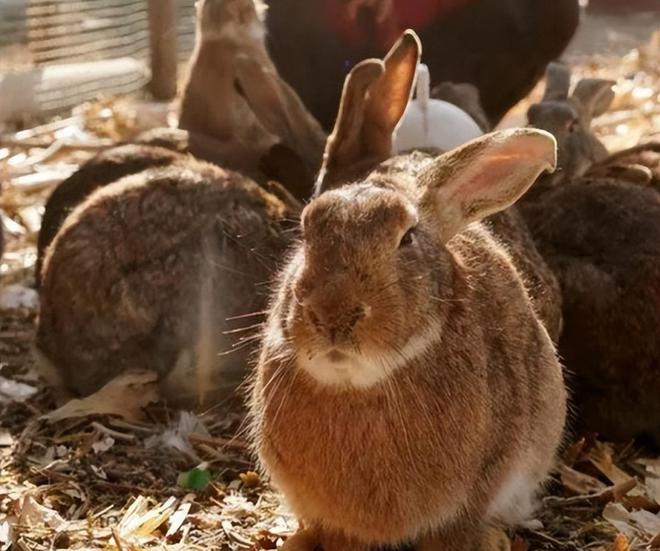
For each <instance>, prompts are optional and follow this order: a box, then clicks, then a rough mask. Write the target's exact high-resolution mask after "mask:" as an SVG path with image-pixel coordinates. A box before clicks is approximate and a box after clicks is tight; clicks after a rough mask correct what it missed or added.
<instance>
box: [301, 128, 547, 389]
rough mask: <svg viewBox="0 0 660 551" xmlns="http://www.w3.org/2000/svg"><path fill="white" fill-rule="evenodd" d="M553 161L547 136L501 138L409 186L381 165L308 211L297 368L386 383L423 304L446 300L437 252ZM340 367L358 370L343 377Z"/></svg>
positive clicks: (455, 154)
mask: <svg viewBox="0 0 660 551" xmlns="http://www.w3.org/2000/svg"><path fill="white" fill-rule="evenodd" d="M554 155H555V153H554V140H553V139H552V138H551V137H550V136H549V135H548V134H547V133H544V132H539V131H533V130H515V131H507V132H501V133H496V134H491V135H489V136H486V137H484V138H482V139H478V140H475V141H473V142H471V143H470V144H468V145H467V146H465V147H463V148H459V149H457V150H454V151H452V152H450V153H448V154H445V155H442V156H440V157H438V158H437V159H435V160H433V161H432V162H430V163H429V164H428V166H426V167H425V168H424V170H422V172H421V173H420V174H419V176H418V177H417V178H416V180H413V179H411V178H410V177H408V176H406V175H405V174H397V173H391V172H389V171H388V167H387V165H386V166H385V171H383V170H380V169H377V170H375V171H374V172H372V173H371V175H369V176H368V177H367V179H366V181H362V182H360V183H355V184H351V185H346V186H343V187H340V188H336V189H333V190H330V191H328V192H326V193H323V194H322V195H321V196H320V197H318V198H317V199H316V200H314V201H313V202H312V203H310V205H308V206H307V207H306V208H305V210H304V211H303V214H302V229H303V243H304V244H303V247H302V248H301V249H300V251H299V252H298V254H297V256H296V260H295V261H294V264H295V265H296V268H295V269H294V270H293V273H292V274H291V277H292V286H291V289H292V292H293V297H294V299H295V300H293V301H292V304H291V310H290V318H289V319H290V325H289V331H290V336H291V338H292V339H293V342H295V343H296V345H297V347H298V348H299V349H300V350H301V351H304V354H302V355H301V358H300V364H301V366H302V367H303V368H304V369H308V370H309V371H310V373H312V374H313V375H314V376H315V377H318V378H319V379H321V380H325V379H329V378H330V379H332V378H335V377H336V376H337V375H340V376H345V377H346V378H347V380H349V381H350V382H351V383H353V384H355V385H356V386H360V385H363V384H364V385H368V384H372V383H373V382H374V380H380V379H381V378H383V377H385V376H387V374H388V370H390V368H391V367H392V366H393V365H395V364H398V363H400V361H398V360H397V358H398V356H397V354H398V352H400V353H401V354H402V355H403V357H402V358H399V360H400V359H405V356H406V354H410V353H412V350H414V349H415V348H416V346H417V341H419V342H420V343H421V342H424V340H425V332H426V331H427V330H428V328H429V320H431V319H436V318H438V316H441V314H440V313H439V312H438V305H437V304H436V303H435V302H434V301H433V300H429V297H436V298H437V299H438V300H440V301H442V300H447V301H449V302H451V300H452V298H453V291H452V288H453V277H454V275H453V273H452V272H453V270H452V257H451V254H450V253H449V252H448V250H447V248H446V243H447V242H448V241H449V240H450V239H451V238H452V237H453V236H454V235H456V233H458V232H459V231H461V230H463V229H465V228H466V227H467V226H468V225H469V224H470V223H472V222H475V221H478V220H481V219H482V218H484V217H486V216H488V215H490V214H493V213H494V212H497V211H499V210H502V209H504V208H506V207H508V206H509V205H511V204H512V203H513V202H514V201H515V200H516V199H517V198H518V197H520V196H521V195H522V194H523V193H524V192H525V190H526V189H527V187H528V186H529V185H531V183H532V182H533V181H534V178H535V177H536V176H537V175H538V174H539V173H540V172H542V171H543V170H545V169H547V168H551V167H552V166H553V165H554ZM438 321H440V322H442V321H443V320H438ZM431 325H432V326H434V325H433V324H431ZM434 330H437V327H435V326H434ZM352 358H362V359H364V361H363V362H362V361H360V362H359V363H360V367H359V368H356V369H346V365H350V363H351V362H350V359H352ZM362 368H364V369H362ZM374 370H375V372H374Z"/></svg>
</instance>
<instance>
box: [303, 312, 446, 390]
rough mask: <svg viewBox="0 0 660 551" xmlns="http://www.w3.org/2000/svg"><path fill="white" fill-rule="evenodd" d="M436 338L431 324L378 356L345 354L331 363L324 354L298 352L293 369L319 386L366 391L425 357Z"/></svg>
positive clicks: (434, 324) (435, 328) (436, 327)
mask: <svg viewBox="0 0 660 551" xmlns="http://www.w3.org/2000/svg"><path fill="white" fill-rule="evenodd" d="M439 335H440V324H439V323H437V322H432V323H430V324H429V325H428V326H427V327H426V329H425V330H424V331H423V332H422V333H420V334H419V335H415V336H414V337H412V338H411V339H410V340H409V341H408V342H407V343H406V344H405V346H404V347H403V348H402V349H401V350H400V351H399V352H394V351H387V350H384V351H382V352H380V353H378V354H362V355H346V356H345V358H343V359H341V360H340V361H333V360H331V359H330V358H329V357H328V355H327V354H325V353H323V354H317V355H315V356H313V357H312V358H308V357H307V356H306V355H305V354H304V353H300V354H298V359H297V366H298V368H300V369H303V370H304V371H306V372H307V373H308V374H309V375H311V376H312V377H313V378H314V379H315V380H316V381H318V382H319V383H321V384H325V385H332V386H340V387H353V388H359V389H365V388H370V387H372V386H375V385H377V384H379V383H381V382H383V381H385V380H386V379H387V378H389V377H390V376H391V375H392V373H394V372H395V371H397V370H398V369H400V368H402V367H405V366H406V365H409V364H410V363H412V362H414V361H415V360H416V359H418V358H419V357H420V356H422V355H423V354H425V353H426V352H427V350H428V349H429V348H430V347H431V345H432V344H433V343H435V342H436V341H437V340H438V338H439Z"/></svg>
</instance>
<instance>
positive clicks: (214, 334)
mask: <svg viewBox="0 0 660 551" xmlns="http://www.w3.org/2000/svg"><path fill="white" fill-rule="evenodd" d="M290 214H291V213H289V212H288V211H287V207H286V205H285V204H284V203H282V202H281V201H280V200H278V199H277V198H276V197H275V196H273V195H271V194H269V193H267V192H266V191H264V190H263V189H262V188H260V187H259V186H258V185H257V184H255V183H254V182H252V181H251V180H249V179H247V178H246V177H244V176H241V175H239V174H237V173H233V172H230V171H225V170H223V169H220V168H218V167H216V166H213V165H209V164H205V163H202V162H195V161H192V160H187V161H186V163H183V164H180V165H178V166H177V165H174V166H170V167H167V168H162V169H158V168H156V169H151V170H148V171H146V172H143V173H140V174H137V175H133V176H128V177H125V178H123V179H121V180H119V181H118V182H116V183H113V184H111V185H109V186H107V187H105V188H103V189H100V190H98V191H97V192H96V193H94V194H93V195H92V196H90V198H89V199H87V200H86V201H85V202H84V203H83V204H82V205H80V206H79V207H78V208H77V209H76V210H75V211H74V212H73V213H72V214H71V215H70V216H69V217H68V218H67V220H66V222H65V224H64V226H63V227H62V228H61V230H60V231H59V233H58V234H57V237H56V238H55V240H54V242H53V244H52V245H51V247H50V248H49V249H48V252H47V254H46V257H45V259H44V269H43V284H42V292H41V301H42V302H41V311H40V315H39V326H38V332H37V347H38V349H39V351H40V353H41V355H42V356H44V357H45V360H46V363H50V364H52V365H53V366H54V367H55V369H54V370H50V374H51V378H54V381H53V382H56V383H59V384H60V385H64V386H65V387H67V388H68V389H70V390H73V391H74V392H76V393H78V394H88V393H90V392H93V391H94V390H97V389H98V388H99V387H100V386H102V385H103V384H104V383H105V382H107V381H108V380H109V379H111V378H112V377H114V376H116V375H117V374H118V373H120V372H121V371H123V370H126V369H130V368H150V369H154V370H155V371H157V372H158V373H159V374H160V375H161V377H162V379H163V385H164V386H165V387H166V395H167V396H168V397H169V398H170V399H171V400H173V401H177V400H178V399H180V400H181V401H182V402H186V401H187V402H190V401H194V397H195V396H196V395H197V394H199V395H201V396H204V395H206V396H215V397H218V396H222V395H224V394H226V393H227V392H228V391H229V390H231V389H233V388H234V387H235V385H236V381H237V380H240V378H241V376H242V374H243V372H244V369H245V367H244V366H245V362H246V350H244V349H241V346H240V345H239V347H238V349H235V348H234V347H233V345H234V344H236V343H237V342H238V341H239V340H240V337H244V336H245V337H247V336H249V332H247V333H245V332H244V333H241V332H239V333H238V334H237V335H230V334H227V333H226V332H227V331H229V330H231V329H237V328H242V327H245V326H246V325H252V324H254V323H256V321H253V319H254V320H257V321H258V319H259V318H258V317H254V318H251V317H250V316H249V314H251V313H255V312H257V313H258V312H259V311H260V310H261V309H262V307H263V303H264V298H263V297H264V296H265V294H266V293H267V284H268V281H269V278H270V275H271V274H272V273H273V271H274V269H275V268H276V266H277V263H278V261H279V259H280V258H282V256H283V253H284V250H285V248H286V247H287V245H288V241H289V235H290V233H288V232H287V231H286V227H287V222H286V219H287V217H288V216H289V215H290ZM246 315H247V316H246ZM238 316H246V317H242V318H241V319H238V320H235V321H227V320H232V318H235V317H238ZM248 342H249V340H248ZM53 376H54V377H53ZM209 377H210V378H209Z"/></svg>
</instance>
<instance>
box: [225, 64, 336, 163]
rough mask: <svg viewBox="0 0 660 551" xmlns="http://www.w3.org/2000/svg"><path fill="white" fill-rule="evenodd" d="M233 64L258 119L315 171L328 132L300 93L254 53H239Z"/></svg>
mask: <svg viewBox="0 0 660 551" xmlns="http://www.w3.org/2000/svg"><path fill="white" fill-rule="evenodd" d="M234 65H235V70H236V77H237V79H238V82H239V84H240V88H241V93H242V95H243V97H244V98H245V100H246V101H247V103H248V105H249V106H250V109H251V110H252V112H253V113H254V114H255V116H256V117H257V119H258V120H259V122H260V123H261V124H262V125H263V126H264V128H265V129H266V130H268V131H269V132H270V133H271V134H274V135H275V136H277V137H278V138H279V139H280V141H281V143H283V144H284V145H285V146H287V147H289V148H290V149H292V150H293V151H295V152H296V153H297V154H298V155H300V157H301V158H302V159H304V161H305V163H306V164H307V167H308V168H309V170H310V171H313V172H316V171H317V170H318V169H319V167H320V165H321V158H322V156H323V147H324V144H325V140H326V135H325V132H324V131H323V129H322V128H321V125H320V124H319V123H318V122H317V120H316V119H315V118H314V116H313V115H312V114H311V113H310V112H309V111H308V110H307V108H306V107H305V105H304V104H303V102H302V100H301V99H300V98H299V97H298V94H296V92H295V91H294V90H293V89H292V88H291V87H290V86H289V85H288V84H287V83H286V82H285V81H284V80H283V79H282V78H281V77H280V76H279V75H278V74H277V73H276V72H274V71H275V69H274V67H272V68H271V67H264V66H263V65H262V64H260V63H259V62H258V61H257V60H255V59H254V58H252V57H248V56H245V55H239V56H238V57H237V58H236V60H235V61H234Z"/></svg>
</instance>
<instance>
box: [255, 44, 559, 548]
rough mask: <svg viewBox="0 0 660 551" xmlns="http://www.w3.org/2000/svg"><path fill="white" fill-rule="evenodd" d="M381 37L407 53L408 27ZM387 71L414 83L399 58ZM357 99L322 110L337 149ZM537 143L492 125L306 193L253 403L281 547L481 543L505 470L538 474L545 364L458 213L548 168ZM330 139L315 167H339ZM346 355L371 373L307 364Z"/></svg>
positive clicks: (490, 258)
mask: <svg viewBox="0 0 660 551" xmlns="http://www.w3.org/2000/svg"><path fill="white" fill-rule="evenodd" d="M397 48H398V49H401V48H403V49H404V50H406V51H407V52H408V53H410V52H411V50H413V51H414V50H415V49H416V50H417V55H418V45H417V44H416V41H411V40H410V37H409V36H408V37H407V38H406V39H404V40H403V41H400V42H399V43H398V44H397V45H396V46H395V47H394V51H395V52H394V53H395V54H401V52H397V51H396V50H397ZM390 59H399V60H400V61H399V62H397V63H395V64H394V65H395V67H396V65H398V64H399V63H400V64H403V65H408V64H410V63H413V64H414V63H415V62H416V60H415V56H414V55H403V56H399V55H395V56H393V57H391V58H390ZM397 68H398V69H402V67H400V66H399V67H397ZM391 70H392V68H389V69H388V68H387V64H386V68H385V74H387V72H388V71H391ZM397 74H398V75H399V76H398V77H396V78H397V79H398V81H399V85H400V86H401V87H402V88H403V87H405V86H411V85H412V78H411V77H409V76H408V75H409V74H410V73H409V72H407V71H401V70H399V71H397ZM408 79H409V80H408ZM358 81H359V79H358ZM358 81H356V79H352V80H351V79H350V78H349V82H348V83H347V85H346V87H345V89H344V94H345V95H346V94H351V93H352V92H354V90H351V89H350V87H351V82H352V83H353V85H355V84H356V82H358ZM375 82H376V83H377V82H378V81H377V80H376V81H375ZM368 89H369V86H367V93H366V97H367V98H369V97H371V99H372V100H374V98H378V100H377V101H382V102H383V103H388V102H389V101H391V99H392V98H388V97H387V94H382V95H378V96H376V95H373V96H369V92H368ZM397 97H398V98H399V100H398V101H396V103H397V105H400V103H399V102H402V101H407V97H406V96H405V94H400V93H397ZM364 106H365V103H364V100H363V102H362V105H359V102H358V104H356V105H354V107H353V108H352V109H351V110H344V111H343V115H340V119H341V117H342V116H343V117H346V116H351V114H354V113H355V112H356V111H362V114H363V115H364V116H365V119H364V120H360V121H359V122H358V123H357V124H351V121H346V120H343V121H342V120H339V121H338V122H337V127H341V125H342V124H343V125H344V128H352V130H351V131H350V132H348V133H347V134H345V135H344V138H343V139H346V140H349V141H348V142H347V143H352V145H350V146H347V151H346V150H345V151H344V153H345V154H346V156H345V159H347V161H345V162H348V163H350V162H351V159H354V157H353V156H352V155H351V151H350V150H351V148H357V149H356V150H360V148H361V144H360V141H361V139H362V136H364V132H363V126H364V125H365V124H374V125H375V124H377V122H378V120H379V117H380V116H381V114H379V113H382V112H380V111H379V110H378V109H375V110H373V111H371V113H372V114H371V115H368V114H367V115H365V113H367V111H366V110H364V111H363V109H364ZM393 107H394V108H396V107H397V106H396V105H395V106H393ZM370 117H373V118H371V119H370ZM353 122H355V121H353ZM388 126H389V124H387V125H383V128H387V127H388ZM338 135H339V134H338V133H337V132H335V133H333V138H331V140H332V139H334V143H332V144H331V147H332V148H334V149H335V151H337V150H338V149H341V147H340V146H341V145H342V144H340V143H337V136H338ZM384 139H385V138H384ZM390 139H391V136H390ZM341 141H343V140H341ZM372 145H373V142H372ZM553 148H554V144H553V143H552V142H551V140H550V139H549V137H548V136H547V135H546V134H534V133H529V132H526V131H513V132H508V133H502V134H493V135H489V136H485V137H484V138H482V139H479V140H476V141H475V142H472V143H470V144H467V145H466V146H464V147H462V148H460V149H459V150H456V151H453V152H450V153H448V154H445V155H443V156H441V157H438V158H437V159H435V160H433V161H432V162H430V163H428V164H427V166H425V167H424V168H423V169H421V170H419V172H418V173H417V174H414V170H413V173H411V172H406V171H405V170H404V171H400V170H399V169H400V168H401V167H403V166H405V164H406V161H405V158H398V159H394V160H392V161H389V162H386V163H384V164H383V165H381V166H378V167H376V169H375V170H373V171H372V172H371V173H370V174H369V173H368V174H363V175H362V176H361V177H360V178H359V179H358V181H357V183H354V184H349V185H344V186H340V185H339V184H340V182H339V181H338V180H334V181H333V185H332V187H334V188H337V189H332V190H330V191H327V192H325V193H323V194H321V195H320V196H319V197H318V198H317V199H315V200H314V201H313V202H312V203H310V205H308V206H307V207H306V208H305V210H304V212H303V218H302V226H303V236H304V238H303V242H302V244H301V245H300V246H299V247H298V248H297V249H296V251H295V252H294V254H293V255H292V259H291V261H290V262H289V264H288V266H287V267H286V269H285V270H284V271H283V274H282V277H281V282H280V285H279V289H278V291H277V294H276V298H275V300H274V302H273V305H272V310H271V313H270V317H269V321H268V323H267V327H266V329H265V332H264V337H263V343H262V350H261V357H260V361H259V364H258V368H257V371H256V380H255V384H254V389H253V394H252V401H251V408H252V414H253V421H254V425H253V429H254V434H255V438H256V446H257V450H258V452H259V455H260V458H261V460H262V461H263V463H264V465H265V466H266V468H267V469H268V471H269V472H270V474H271V476H272V478H273V481H274V482H275V483H276V484H277V485H278V486H279V487H280V488H281V489H282V490H283V491H284V493H285V495H286V497H287V499H288V500H289V502H290V504H291V506H292V507H293V509H294V511H295V512H296V513H297V514H298V515H299V516H300V517H301V519H302V521H303V523H304V527H305V531H302V532H301V533H300V534H299V535H298V536H297V537H295V538H293V539H292V540H291V541H289V542H287V544H286V546H285V547H286V549H287V550H295V551H311V550H312V549H314V548H315V546H316V545H318V544H319V543H320V544H321V545H322V546H323V548H324V550H325V551H339V550H342V551H345V550H348V549H351V550H354V549H357V550H363V549H369V548H371V547H372V546H374V545H382V544H390V545H397V544H402V543H410V542H412V543H416V544H418V545H419V549H421V550H426V549H435V548H443V549H451V550H456V551H466V550H471V549H475V548H481V549H489V547H488V545H489V543H488V542H489V541H490V540H489V539H488V538H485V537H484V538H482V537H481V531H482V530H483V529H484V528H485V523H487V522H489V521H491V520H502V521H505V522H506V521H512V520H513V518H508V517H507V515H506V514H505V513H504V512H503V510H499V508H498V511H497V512H493V511H489V507H491V506H493V500H494V498H495V495H496V494H497V493H498V490H500V489H501V488H502V486H503V484H505V481H506V480H507V478H508V477H509V476H510V475H512V474H513V473H518V474H523V476H529V477H530V479H531V485H532V486H534V484H537V483H540V482H541V481H542V480H543V478H544V477H545V476H546V474H547V472H548V469H549V468H550V466H551V465H552V462H553V458H554V452H555V449H556V446H557V444H558V442H559V439H560V436H561V432H562V427H563V420H564V415H565V389H564V386H563V382H562V377H561V369H560V366H559V364H558V362H557V358H556V356H555V354H554V348H553V346H552V344H551V341H550V339H549V337H548V334H547V332H546V331H545V330H544V328H543V326H542V324H541V323H540V322H539V320H538V318H537V316H536V314H535V312H534V308H533V307H532V305H531V303H530V300H529V297H528V295H527V293H526V291H525V287H524V285H523V282H522V280H521V278H520V275H519V274H518V272H517V271H516V269H515V267H514V265H513V263H512V261H511V259H510V257H509V255H508V254H507V253H506V251H505V249H504V248H503V247H501V246H500V245H499V244H498V242H497V241H496V240H495V239H494V238H493V236H492V235H491V234H490V232H489V231H488V230H487V229H486V227H485V226H483V225H481V224H479V223H474V222H476V221H478V220H480V219H481V218H483V217H484V216H485V215H487V214H492V213H494V212H496V211H499V210H501V209H502V208H504V207H506V206H508V205H510V204H511V203H513V202H514V201H515V200H516V199H517V198H518V197H519V196H520V195H521V194H522V193H523V192H524V191H525V189H526V188H527V186H529V185H530V184H531V182H532V181H533V180H534V178H535V176H536V175H538V173H539V172H541V171H542V170H543V168H547V167H549V166H552V164H553V160H552V159H551V158H550V156H551V157H552V158H554V151H553ZM382 150H383V151H385V148H383V149H382ZM328 151H332V149H328V148H326V159H325V162H326V165H328V164H332V163H335V166H334V168H335V170H336V171H337V172H336V173H338V172H339V171H342V170H344V169H347V168H348V167H344V166H342V165H343V163H342V162H341V161H339V160H338V159H337V157H332V154H330V155H328ZM353 154H354V152H353ZM417 158H420V157H419V156H417ZM372 160H373V161H375V162H380V163H382V162H383V161H384V160H385V159H384V158H380V159H379V158H378V155H374V156H373V158H372ZM409 162H410V164H414V161H412V160H411V161H409ZM322 183H323V182H322ZM471 223H472V224H471ZM411 227H412V228H414V230H413V233H412V234H408V230H410V228H411ZM408 236H410V237H408ZM417 339H422V341H423V342H424V346H423V347H421V348H420V350H418V351H417V352H415V353H413V352H411V351H410V350H412V349H410V350H409V348H408V347H409V346H412V343H415V342H418V341H417ZM422 341H419V342H422ZM420 346H421V345H420ZM326 355H327V357H326ZM326 358H327V359H326ZM347 358H355V361H362V360H360V358H364V361H365V362H367V363H368V365H369V367H368V369H367V371H365V372H364V373H365V374H366V375H368V374H369V373H368V372H371V373H372V374H373V376H374V377H376V379H374V380H373V381H370V382H369V384H363V382H364V381H362V382H359V380H358V379H355V380H353V379H352V377H354V376H355V377H357V376H362V373H361V369H362V368H360V369H358V368H357V367H356V364H352V365H353V367H355V370H352V367H351V366H348V367H347V369H348V370H349V372H343V373H344V375H343V376H345V377H349V379H347V381H349V382H345V383H337V384H334V383H330V382H327V381H326V382H320V381H321V379H319V377H321V378H323V377H326V376H328V373H330V371H313V370H315V369H320V367H319V368H317V367H315V366H320V365H321V364H320V363H319V362H321V361H322V360H323V362H324V363H323V365H325V364H327V365H328V366H329V367H328V370H332V368H331V367H330V366H331V365H333V364H334V363H336V362H341V361H344V360H345V359H347ZM301 362H302V363H301ZM391 362H395V363H396V362H399V363H398V364H397V365H392V363H391ZM302 365H305V366H307V367H302ZM372 369H373V370H375V371H371V370H372ZM312 373H313V374H312ZM333 373H334V372H333ZM339 373H340V372H337V376H339ZM350 381H353V382H350ZM529 492H530V493H531V492H532V489H530V490H529ZM524 493H525V492H524V491H523V494H524ZM524 497H529V495H526V496H523V499H524ZM512 501H513V502H516V500H512ZM507 503H508V501H507ZM504 517H507V518H504Z"/></svg>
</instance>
